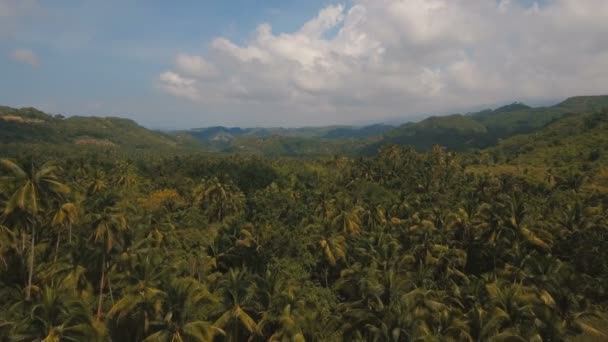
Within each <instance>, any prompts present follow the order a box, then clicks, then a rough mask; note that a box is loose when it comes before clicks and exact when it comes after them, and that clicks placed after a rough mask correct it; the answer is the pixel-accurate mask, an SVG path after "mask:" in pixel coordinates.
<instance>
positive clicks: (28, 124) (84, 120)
mask: <svg viewBox="0 0 608 342" xmlns="http://www.w3.org/2000/svg"><path fill="white" fill-rule="evenodd" d="M0 144H2V145H3V147H5V148H6V147H10V146H12V145H23V144H30V145H62V146H69V145H79V146H97V147H106V148H120V149H128V150H132V151H137V150H166V149H176V148H182V147H191V146H194V145H195V144H196V142H195V141H194V139H191V138H190V137H188V136H186V137H180V136H170V135H167V134H164V133H160V132H156V131H151V130H148V129H146V128H144V127H142V126H139V125H138V124H137V123H136V122H135V121H133V120H129V119H121V118H111V117H110V118H100V117H82V116H74V117H69V118H65V117H63V116H61V115H56V116H52V115H49V114H46V113H43V112H41V111H39V110H37V109H35V108H21V109H16V108H10V107H0Z"/></svg>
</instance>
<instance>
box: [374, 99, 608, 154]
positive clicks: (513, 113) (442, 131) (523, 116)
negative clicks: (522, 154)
mask: <svg viewBox="0 0 608 342" xmlns="http://www.w3.org/2000/svg"><path fill="white" fill-rule="evenodd" d="M602 108H608V96H578V97H572V98H569V99H567V100H565V101H563V102H561V103H559V104H556V105H554V106H550V107H538V108H532V107H529V106H527V105H525V104H522V103H518V102H515V103H513V104H510V105H507V106H503V107H500V108H498V109H495V110H491V109H487V110H483V111H480V112H477V113H469V114H466V115H462V114H453V115H448V116H440V117H431V118H428V119H425V120H422V121H420V122H416V123H407V124H404V125H402V126H400V127H397V128H395V129H394V130H391V131H389V132H387V133H386V134H385V135H384V137H383V138H382V140H381V141H379V142H376V143H374V144H372V145H370V146H368V147H367V148H366V149H364V151H365V152H367V153H370V152H371V153H373V152H375V151H376V150H377V149H378V148H379V147H380V146H382V145H384V144H400V145H411V146H413V147H415V148H416V149H418V150H429V149H430V148H431V147H432V146H433V145H435V144H438V145H443V146H446V147H448V148H449V149H451V150H456V151H465V150H470V149H480V148H486V147H490V146H493V145H496V144H497V143H498V142H499V141H500V139H504V138H508V137H511V136H514V135H519V134H526V133H531V132H534V131H536V130H539V129H541V128H543V127H545V126H547V125H548V124H550V123H551V122H553V121H555V120H557V119H559V118H561V117H563V116H564V115H566V114H576V113H592V112H594V111H597V110H600V109H602Z"/></svg>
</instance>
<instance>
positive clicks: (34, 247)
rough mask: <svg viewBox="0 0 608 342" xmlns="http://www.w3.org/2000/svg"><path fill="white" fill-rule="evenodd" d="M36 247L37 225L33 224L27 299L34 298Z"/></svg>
mask: <svg viewBox="0 0 608 342" xmlns="http://www.w3.org/2000/svg"><path fill="white" fill-rule="evenodd" d="M35 249H36V225H32V246H31V250H30V265H29V274H28V276H27V291H26V295H25V299H26V300H28V301H29V300H30V299H31V298H32V276H33V275H34V250H35Z"/></svg>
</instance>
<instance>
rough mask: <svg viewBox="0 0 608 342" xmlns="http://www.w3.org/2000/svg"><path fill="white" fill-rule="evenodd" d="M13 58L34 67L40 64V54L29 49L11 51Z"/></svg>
mask: <svg viewBox="0 0 608 342" xmlns="http://www.w3.org/2000/svg"><path fill="white" fill-rule="evenodd" d="M11 58H12V59H13V60H14V61H15V62H18V63H21V64H27V65H30V66H33V67H38V66H40V62H39V60H38V56H36V54H35V53H34V52H33V51H32V50H29V49H15V50H14V51H13V52H12V53H11Z"/></svg>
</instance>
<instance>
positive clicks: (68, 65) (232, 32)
mask: <svg viewBox="0 0 608 342" xmlns="http://www.w3.org/2000/svg"><path fill="white" fill-rule="evenodd" d="M175 3H176V2H170V1H160V0H147V1H144V0H139V1H136V0H122V1H117V0H104V1H100V0H98V1H92V0H89V1H87V0H83V1H76V0H70V1H68V0H53V1H51V0H46V1H44V0H0V75H2V77H1V78H0V104H3V105H10V106H36V107H39V108H41V109H43V110H46V111H49V112H52V113H64V114H68V115H75V114H78V115H103V116H105V115H112V116H123V117H129V118H133V119H135V120H137V121H138V122H140V123H141V124H144V125H146V126H148V127H155V128H186V127H198V126H207V125H216V124H222V125H240V126H276V125H284V126H301V125H324V124H360V123H371V122H381V121H386V120H392V119H396V118H399V119H403V120H406V119H407V118H409V117H414V116H419V115H421V114H425V113H429V114H435V113H449V112H452V111H460V110H467V109H475V108H481V107H484V106H492V105H498V104H502V103H508V102H512V101H516V100H523V101H528V102H531V103H544V102H548V101H552V100H556V99H560V98H561V97H564V96H568V95H577V94H581V93H601V92H602V91H604V90H605V89H602V85H605V84H608V83H604V82H605V81H607V80H608V78H607V75H606V72H603V71H600V70H599V68H602V67H604V66H605V65H604V64H603V62H602V58H601V57H602V56H604V54H605V53H606V51H607V50H608V43H607V42H606V39H605V38H604V37H603V36H605V34H604V35H602V34H601V32H604V33H605V32H608V31H606V30H605V29H607V28H608V27H607V26H606V24H605V23H603V22H604V21H605V20H603V21H602V20H601V18H602V13H603V14H604V17H603V18H604V19H605V18H606V15H608V13H606V10H607V7H606V5H605V4H606V2H605V1H603V0H580V1H576V2H574V1H568V0H555V1H550V0H546V1H542V2H539V1H536V2H535V1H532V0H525V1H507V0H502V1H494V0H488V1H487V2H486V3H485V4H482V5H479V4H473V5H471V3H475V2H471V1H466V0H454V1H445V0H376V1H373V0H353V1H347V2H338V1H318V0H307V1H278V0H264V1H253V0H235V1H189V0H188V1H186V0H184V1H179V2H178V3H179V5H176V4H175ZM479 3H483V1H480V2H479ZM598 12H599V13H598ZM534 16H536V17H534ZM558 20H559V21H566V22H568V23H569V25H568V26H565V25H559V24H558ZM307 23H309V24H307ZM262 24H268V25H269V26H268V27H267V29H266V30H265V29H264V28H266V26H261V27H262V29H260V25H262ZM306 25H308V26H306ZM306 27H308V28H306ZM311 27H312V29H311ZM580 37H585V38H582V39H581V38H580ZM563 38H570V39H571V40H566V41H564V40H563ZM538 44H541V46H542V47H543V49H541V50H542V51H539V52H538V53H537V54H534V53H530V51H529V50H530V47H533V46H539V45H538ZM572 49H574V50H575V51H578V52H581V53H586V54H587V57H585V58H582V57H580V56H577V55H573V54H572V52H568V51H569V50H572ZM564 54H565V55H564ZM553 56H555V57H556V58H557V57H558V56H559V58H560V59H561V62H560V63H558V62H557V61H552V59H553V58H551V57H553ZM547 60H549V61H547ZM589 68H595V70H598V71H599V74H598V72H596V73H593V72H591V70H590V69H589ZM604 70H606V68H604ZM514 71H515V72H514ZM556 82H560V84H561V82H563V83H564V85H563V86H557V85H555V83H556ZM522 83H523V84H524V85H523V86H522ZM566 84H568V85H566Z"/></svg>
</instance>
